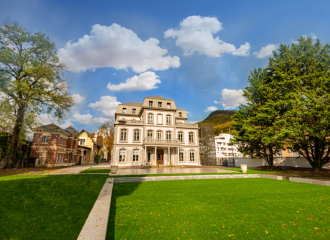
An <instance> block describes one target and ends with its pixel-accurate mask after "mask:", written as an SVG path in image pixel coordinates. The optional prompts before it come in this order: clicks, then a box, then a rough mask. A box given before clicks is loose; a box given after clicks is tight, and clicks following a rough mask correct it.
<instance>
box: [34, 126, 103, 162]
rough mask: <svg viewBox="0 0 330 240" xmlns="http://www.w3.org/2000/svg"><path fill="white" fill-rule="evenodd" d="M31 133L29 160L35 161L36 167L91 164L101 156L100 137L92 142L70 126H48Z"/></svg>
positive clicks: (89, 137) (82, 132)
mask: <svg viewBox="0 0 330 240" xmlns="http://www.w3.org/2000/svg"><path fill="white" fill-rule="evenodd" d="M33 132H34V134H33V141H32V146H31V151H30V156H29V158H34V159H35V166H36V167H59V166H70V165H76V164H93V163H94V156H95V155H96V154H101V148H102V145H103V143H102V141H103V140H102V137H98V138H97V139H96V140H94V139H93V138H92V137H91V136H90V135H89V134H88V132H86V131H85V130H82V131H81V132H80V133H79V132H78V131H77V130H76V129H75V128H74V127H72V126H70V127H68V128H65V129H63V128H61V127H59V126H57V125H55V124H48V125H44V126H40V127H37V128H35V129H33Z"/></svg>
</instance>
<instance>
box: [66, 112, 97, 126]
mask: <svg viewBox="0 0 330 240" xmlns="http://www.w3.org/2000/svg"><path fill="white" fill-rule="evenodd" d="M92 118H93V116H92V115H90V114H89V113H88V114H80V113H79V112H78V111H77V112H75V113H74V114H73V115H72V116H71V118H70V119H71V120H72V121H74V122H78V123H84V124H88V123H89V122H90V121H91V120H92Z"/></svg>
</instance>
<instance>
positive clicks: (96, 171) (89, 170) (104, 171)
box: [80, 168, 110, 173]
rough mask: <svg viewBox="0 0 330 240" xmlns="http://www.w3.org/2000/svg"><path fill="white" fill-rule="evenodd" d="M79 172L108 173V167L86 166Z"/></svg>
mask: <svg viewBox="0 0 330 240" xmlns="http://www.w3.org/2000/svg"><path fill="white" fill-rule="evenodd" d="M80 173H110V169H97V168H88V169H86V170H84V171H81V172H80Z"/></svg>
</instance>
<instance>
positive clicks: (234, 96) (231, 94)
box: [214, 88, 247, 109]
mask: <svg viewBox="0 0 330 240" xmlns="http://www.w3.org/2000/svg"><path fill="white" fill-rule="evenodd" d="M242 94H243V90H242V89H238V90H235V89H227V88H225V89H223V90H222V91H221V96H222V98H221V99H220V101H214V103H221V104H222V106H223V107H224V109H229V108H236V107H238V106H239V105H240V104H246V103H247V101H246V100H245V98H244V97H243V96H242Z"/></svg>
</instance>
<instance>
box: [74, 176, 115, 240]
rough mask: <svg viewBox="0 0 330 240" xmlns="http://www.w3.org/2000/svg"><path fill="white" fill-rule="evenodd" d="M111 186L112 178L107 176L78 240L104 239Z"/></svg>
mask: <svg viewBox="0 0 330 240" xmlns="http://www.w3.org/2000/svg"><path fill="white" fill-rule="evenodd" d="M112 188H113V178H108V179H107V181H106V182H105V184H104V186H103V188H102V190H101V192H100V194H99V196H98V198H97V200H96V202H95V204H94V206H93V209H92V211H91V212H90V213H89V216H88V218H87V220H86V222H85V224H84V226H83V228H82V230H81V232H80V233H79V237H78V240H92V239H93V240H104V239H105V238H106V235H107V228H108V221H109V213H110V204H111V196H112Z"/></svg>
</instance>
